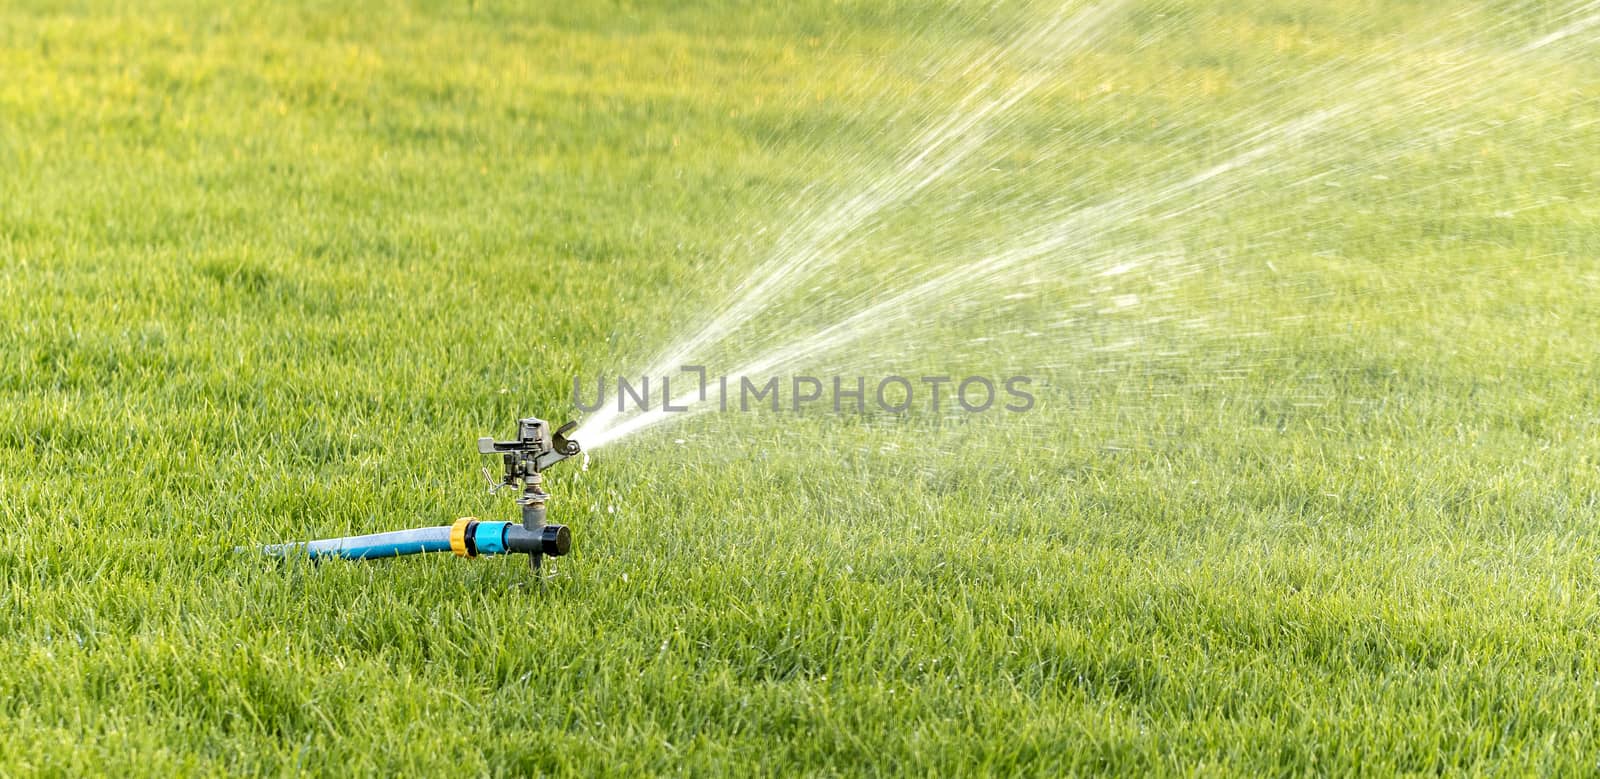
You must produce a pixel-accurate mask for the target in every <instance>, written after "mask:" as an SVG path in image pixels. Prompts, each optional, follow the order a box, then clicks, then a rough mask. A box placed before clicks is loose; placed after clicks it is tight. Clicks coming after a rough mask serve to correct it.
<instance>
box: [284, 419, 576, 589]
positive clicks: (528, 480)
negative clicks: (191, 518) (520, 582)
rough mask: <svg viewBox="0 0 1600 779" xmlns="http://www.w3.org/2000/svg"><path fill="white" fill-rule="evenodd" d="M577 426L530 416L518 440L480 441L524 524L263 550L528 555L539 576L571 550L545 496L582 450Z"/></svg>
mask: <svg viewBox="0 0 1600 779" xmlns="http://www.w3.org/2000/svg"><path fill="white" fill-rule="evenodd" d="M577 426H578V423H576V422H568V423H566V424H565V425H562V426H561V427H560V428H559V429H557V430H555V431H554V432H553V433H552V432H551V430H550V426H549V424H548V423H546V422H545V421H544V420H542V419H537V418H534V417H528V418H525V419H520V420H518V421H517V437H516V439H515V440H512V441H496V440H494V439H493V438H480V439H478V452H479V453H480V454H485V455H492V454H498V455H500V456H501V460H502V462H503V463H504V465H505V473H504V474H502V475H501V477H500V481H499V482H496V481H495V480H494V478H493V477H492V476H490V475H489V469H488V468H485V469H483V474H484V478H485V479H487V480H488V481H489V492H490V493H491V494H493V493H497V492H499V491H500V490H502V489H506V488H513V489H515V490H516V491H517V492H519V493H520V494H519V495H518V496H517V505H518V506H520V507H521V510H522V521H521V523H520V524H519V523H516V522H492V521H480V520H479V519H478V518H477V517H462V518H461V519H458V520H456V521H455V523H454V524H451V525H443V526H436V527H424V528H415V529H412V530H395V531H391V532H387V533H373V534H371V535H364V536H346V537H343V538H327V539H321V540H317V541H309V542H296V543H287V544H271V545H269V546H265V547H262V549H261V551H262V552H264V553H266V554H267V555H270V556H273V557H289V556H292V555H301V554H304V555H306V556H309V557H310V558H311V559H313V560H322V559H327V558H340V559H345V560H377V559H382V558H386V557H399V556H401V555H412V554H422V553H424V552H454V553H455V554H456V556H458V557H480V556H485V555H498V554H525V555H528V561H529V565H530V566H531V567H532V569H533V571H534V572H535V573H537V572H538V571H539V568H540V564H541V563H542V561H543V560H544V558H545V557H546V556H549V557H560V556H562V555H564V554H566V553H567V551H568V550H569V549H571V547H572V533H571V532H570V531H568V530H567V527H566V526H565V525H552V524H548V523H546V522H545V515H546V511H547V508H546V504H547V503H548V501H549V500H550V494H549V493H547V492H545V491H544V471H545V470H546V469H548V468H549V467H550V466H552V465H555V464H556V463H558V462H561V461H562V460H565V459H567V458H568V457H572V456H573V455H576V454H578V453H579V452H581V451H583V447H581V446H579V445H578V442H577V441H575V440H573V439H571V438H568V437H567V436H568V435H569V434H570V433H571V432H572V431H573V429H574V428H576V427H577Z"/></svg>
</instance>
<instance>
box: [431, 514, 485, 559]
mask: <svg viewBox="0 0 1600 779" xmlns="http://www.w3.org/2000/svg"><path fill="white" fill-rule="evenodd" d="M477 520H478V518H477V517H462V518H460V519H458V520H456V523H455V524H454V525H451V526H450V551H452V552H455V553H456V557H468V556H469V555H468V554H467V525H468V524H470V523H472V522H476V521H477ZM435 538H437V536H435Z"/></svg>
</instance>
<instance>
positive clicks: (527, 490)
mask: <svg viewBox="0 0 1600 779" xmlns="http://www.w3.org/2000/svg"><path fill="white" fill-rule="evenodd" d="M577 426H578V423H577V422H568V423H566V424H565V425H562V426H561V428H560V429H559V430H557V431H555V433H554V434H553V435H552V434H551V432H550V426H549V424H548V423H546V422H545V421H544V420H542V419H538V418H536V417H527V418H525V419H519V420H517V439H516V440H515V441H496V440H494V439H493V438H480V439H478V452H479V453H481V454H496V453H500V454H501V455H502V460H504V462H505V468H506V470H505V475H503V476H502V477H501V480H500V484H498V485H493V486H491V487H490V492H497V491H499V490H500V489H501V488H502V487H513V488H515V487H519V486H520V487H521V490H522V494H521V495H519V496H518V497H517V505H518V506H521V507H522V531H523V532H522V533H511V532H510V531H509V530H508V531H507V534H506V544H507V546H508V547H509V548H510V550H511V551H513V552H527V554H528V564H529V566H530V567H532V569H533V571H534V572H535V573H537V572H538V571H539V566H540V563H541V562H542V561H543V559H544V556H545V555H549V556H551V557H560V556H561V555H564V554H566V553H567V550H568V549H570V548H571V546H572V534H571V532H570V531H568V530H567V526H566V525H550V524H546V523H545V515H546V512H547V506H546V504H547V502H548V501H549V500H550V493H548V492H545V491H544V475H543V473H544V469H546V468H549V467H550V466H552V465H555V464H556V463H558V462H561V461H562V460H565V459H567V458H568V457H571V456H573V455H575V454H577V453H579V452H581V451H583V448H582V447H581V446H579V445H578V442H577V441H574V440H572V439H570V438H567V434H569V433H571V432H572V431H573V429H575V428H576V427H577ZM487 475H488V473H487V469H485V476H486V477H487ZM491 482H492V480H491Z"/></svg>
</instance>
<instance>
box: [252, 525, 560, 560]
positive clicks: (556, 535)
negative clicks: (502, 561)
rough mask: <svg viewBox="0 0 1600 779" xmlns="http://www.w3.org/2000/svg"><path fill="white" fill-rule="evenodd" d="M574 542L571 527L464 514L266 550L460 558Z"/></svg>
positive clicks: (320, 555)
mask: <svg viewBox="0 0 1600 779" xmlns="http://www.w3.org/2000/svg"><path fill="white" fill-rule="evenodd" d="M571 545H572V535H571V533H570V532H569V531H568V530H567V528H566V526H565V525H544V526H542V527H540V528H539V529H537V530H528V529H526V528H524V527H523V526H522V525H518V524H514V523H511V522H479V521H478V520H477V519H475V518H473V517H463V518H461V519H458V520H456V521H455V524H453V525H448V526H440V527H422V528H416V529H414V530H394V531H391V532H388V533H372V534H370V535H364V536H345V537H344V538H326V539H322V540H318V541H308V542H296V543H288V544H269V545H267V546H264V547H261V551H262V552H263V553H265V554H267V555H270V556H272V557H290V556H295V555H302V554H303V555H306V556H309V557H311V558H312V559H314V560H322V559H327V558H339V559H344V560H378V559H382V558H385V557H400V556H401V555H413V554H422V553H424V552H455V553H456V555H457V556H459V557H478V556H480V555H497V554H507V553H510V552H522V553H526V554H536V555H550V556H552V557H558V556H560V555H564V554H566V553H567V550H568V549H569V548H570V547H571Z"/></svg>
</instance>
